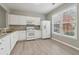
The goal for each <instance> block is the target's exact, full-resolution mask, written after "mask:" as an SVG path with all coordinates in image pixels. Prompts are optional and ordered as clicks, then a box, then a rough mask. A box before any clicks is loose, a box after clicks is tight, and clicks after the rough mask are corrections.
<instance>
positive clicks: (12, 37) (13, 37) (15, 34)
mask: <svg viewBox="0 0 79 59" xmlns="http://www.w3.org/2000/svg"><path fill="white" fill-rule="evenodd" d="M10 40H11V43H10V44H11V50H12V49H13V48H14V46H15V44H16V42H17V40H18V32H17V31H16V32H13V33H11V34H10Z"/></svg>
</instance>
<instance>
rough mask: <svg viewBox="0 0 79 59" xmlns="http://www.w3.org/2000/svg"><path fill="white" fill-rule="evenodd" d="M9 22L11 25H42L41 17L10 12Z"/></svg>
mask: <svg viewBox="0 0 79 59" xmlns="http://www.w3.org/2000/svg"><path fill="white" fill-rule="evenodd" d="M8 24H9V25H40V18H39V17H30V16H21V15H12V14H9V15H8Z"/></svg>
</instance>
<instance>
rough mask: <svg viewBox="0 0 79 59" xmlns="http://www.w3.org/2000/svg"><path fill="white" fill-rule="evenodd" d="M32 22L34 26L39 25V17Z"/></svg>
mask: <svg viewBox="0 0 79 59" xmlns="http://www.w3.org/2000/svg"><path fill="white" fill-rule="evenodd" d="M34 20H35V22H34V24H35V25H40V22H41V20H40V18H39V17H38V18H35V19H34Z"/></svg>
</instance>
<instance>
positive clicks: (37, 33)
mask: <svg viewBox="0 0 79 59" xmlns="http://www.w3.org/2000/svg"><path fill="white" fill-rule="evenodd" d="M38 38H41V31H40V30H35V39H38Z"/></svg>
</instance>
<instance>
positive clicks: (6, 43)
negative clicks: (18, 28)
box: [0, 36, 10, 55]
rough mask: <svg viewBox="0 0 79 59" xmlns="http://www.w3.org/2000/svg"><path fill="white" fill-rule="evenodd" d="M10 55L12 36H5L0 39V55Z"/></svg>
mask: <svg viewBox="0 0 79 59" xmlns="http://www.w3.org/2000/svg"><path fill="white" fill-rule="evenodd" d="M9 54H10V36H5V37H4V38H1V39H0V55H9Z"/></svg>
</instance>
